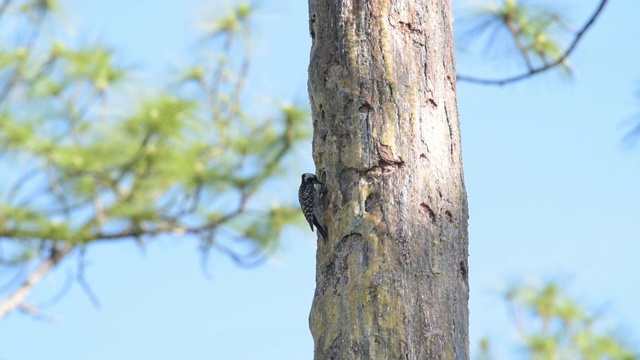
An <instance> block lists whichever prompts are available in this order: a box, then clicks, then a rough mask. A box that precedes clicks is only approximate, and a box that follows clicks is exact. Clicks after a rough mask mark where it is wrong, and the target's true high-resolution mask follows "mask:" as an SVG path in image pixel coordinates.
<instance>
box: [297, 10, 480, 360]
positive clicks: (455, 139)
mask: <svg viewBox="0 0 640 360" xmlns="http://www.w3.org/2000/svg"><path fill="white" fill-rule="evenodd" d="M309 15H310V31H311V37H312V39H313V46H312V50H311V63H310V65H309V95H310V98H311V106H312V115H313V123H314V137H313V149H314V153H313V156H314V160H315V162H316V165H317V167H318V174H319V175H320V178H321V180H322V181H325V182H326V185H327V188H326V191H325V192H324V193H323V197H322V205H323V209H322V211H321V214H320V215H321V218H322V220H323V221H324V224H325V225H326V227H327V229H328V231H329V239H328V241H326V242H325V241H324V240H322V238H321V237H320V238H319V240H318V252H317V264H316V271H317V275H316V283H317V284H316V292H315V296H314V299H313V306H312V309H311V314H310V318H309V322H310V327H311V332H312V334H313V338H314V342H315V359H322V360H327V359H402V360H406V359H420V360H422V359H468V358H469V340H468V329H469V314H468V313H469V312H468V298H469V283H468V270H467V257H468V235H467V218H468V209H467V197H466V191H465V188H464V180H463V173H462V157H461V151H460V126H459V121H458V113H457V105H456V83H455V81H456V71H455V60H454V48H453V39H452V15H451V4H450V1H439V0H438V1H436V0H367V1H365V0H309Z"/></svg>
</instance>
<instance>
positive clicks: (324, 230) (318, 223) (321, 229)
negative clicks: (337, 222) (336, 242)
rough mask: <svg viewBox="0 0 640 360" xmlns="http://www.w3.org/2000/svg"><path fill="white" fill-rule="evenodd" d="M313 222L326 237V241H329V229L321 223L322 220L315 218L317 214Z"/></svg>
mask: <svg viewBox="0 0 640 360" xmlns="http://www.w3.org/2000/svg"><path fill="white" fill-rule="evenodd" d="M313 224H314V225H315V226H316V228H317V229H318V232H319V233H320V234H321V235H322V237H323V238H324V241H327V240H328V239H329V234H328V233H327V230H326V229H325V228H324V226H322V225H320V222H319V221H318V219H316V218H315V216H314V217H313Z"/></svg>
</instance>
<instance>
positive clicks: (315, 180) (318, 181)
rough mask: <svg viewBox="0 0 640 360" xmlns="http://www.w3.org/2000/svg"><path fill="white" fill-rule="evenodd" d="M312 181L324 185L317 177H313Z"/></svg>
mask: <svg viewBox="0 0 640 360" xmlns="http://www.w3.org/2000/svg"><path fill="white" fill-rule="evenodd" d="M313 182H314V183H316V184H319V185H324V183H323V182H322V181H320V180H318V179H314V180H313Z"/></svg>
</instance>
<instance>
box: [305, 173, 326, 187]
mask: <svg viewBox="0 0 640 360" xmlns="http://www.w3.org/2000/svg"><path fill="white" fill-rule="evenodd" d="M302 183H309V184H320V185H324V183H323V182H320V180H318V177H317V176H315V175H314V174H310V173H304V174H302Z"/></svg>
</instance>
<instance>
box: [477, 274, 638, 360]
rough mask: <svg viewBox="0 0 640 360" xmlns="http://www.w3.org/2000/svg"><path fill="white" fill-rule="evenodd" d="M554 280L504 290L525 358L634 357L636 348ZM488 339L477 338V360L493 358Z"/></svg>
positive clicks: (590, 359) (629, 359) (620, 359)
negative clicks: (605, 325)
mask: <svg viewBox="0 0 640 360" xmlns="http://www.w3.org/2000/svg"><path fill="white" fill-rule="evenodd" d="M564 288H565V286H560V284H558V283H555V282H548V283H544V284H542V285H524V284H517V285H515V286H513V287H512V288H511V289H509V290H508V291H506V292H505V294H504V299H505V301H506V304H507V307H508V309H509V310H510V312H511V318H512V320H513V324H514V326H515V330H516V334H517V337H518V339H519V342H520V344H519V345H520V352H521V353H523V354H525V358H527V359H535V360H553V359H576V360H578V359H580V360H596V359H598V360H600V359H618V360H632V359H637V358H638V355H637V353H635V351H637V350H636V349H634V347H632V346H630V345H629V344H626V343H625V341H624V340H623V339H621V337H620V336H619V335H618V334H615V333H612V332H607V331H606V330H605V329H603V326H604V324H603V321H602V320H603V319H602V317H601V316H599V315H597V314H594V312H593V311H590V310H588V309H587V308H586V307H585V306H584V305H582V304H580V303H579V302H578V301H576V300H575V299H573V298H572V297H570V296H568V295H567V294H566V291H565V290H563V289H564ZM490 344H491V340H490V339H486V338H485V339H482V340H481V341H480V346H479V351H478V356H477V359H478V360H489V359H493V356H492V353H491V348H490V347H491V346H490Z"/></svg>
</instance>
